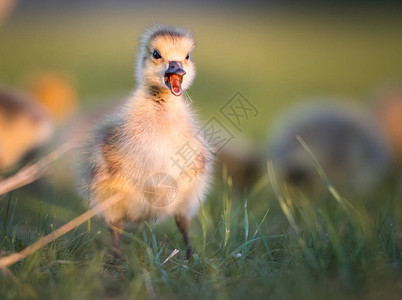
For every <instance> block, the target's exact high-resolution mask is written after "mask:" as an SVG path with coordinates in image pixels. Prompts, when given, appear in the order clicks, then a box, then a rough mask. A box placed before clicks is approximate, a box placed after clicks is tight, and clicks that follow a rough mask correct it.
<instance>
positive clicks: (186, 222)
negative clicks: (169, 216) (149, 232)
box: [175, 216, 193, 259]
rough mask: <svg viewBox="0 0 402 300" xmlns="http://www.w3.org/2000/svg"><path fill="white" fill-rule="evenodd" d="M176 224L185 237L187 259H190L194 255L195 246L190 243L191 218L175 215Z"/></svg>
mask: <svg viewBox="0 0 402 300" xmlns="http://www.w3.org/2000/svg"><path fill="white" fill-rule="evenodd" d="M175 220H176V225H177V227H178V228H179V230H180V232H181V234H182V235H183V238H184V243H185V244H186V247H187V251H186V259H190V258H191V256H192V255H193V248H192V247H191V243H190V236H189V234H188V231H189V229H190V219H189V218H187V217H183V216H175Z"/></svg>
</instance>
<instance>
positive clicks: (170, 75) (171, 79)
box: [165, 61, 186, 96]
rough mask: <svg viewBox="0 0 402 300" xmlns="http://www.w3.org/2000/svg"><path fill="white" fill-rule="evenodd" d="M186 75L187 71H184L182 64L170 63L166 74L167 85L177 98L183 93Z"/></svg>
mask: <svg viewBox="0 0 402 300" xmlns="http://www.w3.org/2000/svg"><path fill="white" fill-rule="evenodd" d="M184 75H186V71H184V70H183V66H182V64H181V62H179V61H171V62H169V68H168V69H167V70H166V72H165V84H166V85H167V87H168V88H169V89H170V91H171V92H172V94H173V95H175V96H180V95H181V94H182V93H183V90H182V89H181V83H182V82H183V76H184Z"/></svg>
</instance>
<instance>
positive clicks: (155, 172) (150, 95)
mask: <svg viewBox="0 0 402 300" xmlns="http://www.w3.org/2000/svg"><path fill="white" fill-rule="evenodd" d="M193 50H194V38H193V36H192V34H190V33H189V32H188V31H186V30H184V29H179V28H174V27H166V26H156V27H152V28H150V29H148V30H146V31H145V33H144V35H143V37H142V39H141V42H140V48H139V56H138V61H137V67H136V77H137V84H138V86H137V89H136V90H135V91H134V92H133V93H132V95H131V96H130V97H129V99H128V100H127V102H126V104H125V105H124V106H123V107H122V108H121V109H120V110H119V111H118V112H117V113H116V114H114V115H113V116H111V118H110V119H109V120H108V121H106V122H104V123H103V124H101V125H100V126H99V128H98V129H97V130H95V133H94V134H93V139H92V142H91V145H90V147H89V149H88V150H89V151H88V153H89V156H90V157H89V162H90V164H89V168H88V172H87V176H86V179H87V182H86V186H87V188H88V194H89V200H90V204H91V205H95V204H99V203H101V202H102V201H105V200H106V199H107V198H109V197H111V196H112V195H114V194H117V193H121V194H122V195H123V199H122V200H121V201H119V202H118V203H117V204H115V205H114V206H112V207H111V208H110V209H108V210H106V211H104V212H103V217H104V218H105V221H106V223H107V224H108V227H109V228H110V231H111V235H112V244H113V255H114V256H115V257H119V252H120V251H119V248H120V238H121V233H122V231H123V230H124V224H125V222H141V221H149V220H153V219H156V218H157V219H158V220H161V219H163V218H164V217H166V216H170V215H172V216H174V217H175V221H176V224H177V227H178V229H179V230H180V232H181V234H182V235H183V238H184V242H185V245H186V258H187V259H189V258H190V257H191V256H192V253H193V250H192V247H191V244H190V239H189V226H190V220H191V217H192V216H193V215H194V214H195V213H196V211H197V209H198V208H199V205H200V202H202V201H203V200H204V199H205V195H206V192H207V190H208V187H209V182H210V180H209V179H210V177H211V173H212V163H213V159H212V152H211V150H210V148H209V146H208V144H207V141H206V139H205V137H204V136H203V134H202V132H200V129H199V127H198V125H197V123H196V121H195V117H194V114H193V111H192V109H191V107H190V105H189V104H188V101H186V98H184V96H183V95H182V94H183V91H185V90H186V89H188V88H189V87H190V85H191V83H192V81H193V79H194V76H195V66H194V62H193V58H192V52H193Z"/></svg>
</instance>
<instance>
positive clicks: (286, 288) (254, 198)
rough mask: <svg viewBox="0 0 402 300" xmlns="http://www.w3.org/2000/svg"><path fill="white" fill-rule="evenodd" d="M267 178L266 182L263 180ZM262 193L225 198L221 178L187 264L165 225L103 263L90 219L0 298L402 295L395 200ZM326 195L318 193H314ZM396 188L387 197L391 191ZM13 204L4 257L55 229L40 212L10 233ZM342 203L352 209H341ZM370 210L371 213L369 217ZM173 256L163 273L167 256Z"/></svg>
mask: <svg viewBox="0 0 402 300" xmlns="http://www.w3.org/2000/svg"><path fill="white" fill-rule="evenodd" d="M267 176H268V174H267ZM269 176H270V183H269V184H267V185H264V186H263V187H262V190H259V191H258V190H254V191H253V192H252V193H251V194H250V195H249V197H247V198H243V199H240V200H233V199H232V191H231V190H232V188H231V180H230V177H228V176H224V177H223V185H222V186H223V188H221V189H215V190H214V192H213V195H211V196H210V198H209V199H208V201H207V202H206V203H205V204H203V206H202V209H201V210H200V212H199V214H198V216H197V217H196V218H195V219H194V221H193V227H192V231H191V238H192V242H193V244H194V246H195V255H194V257H193V258H192V259H191V260H190V261H188V262H186V261H185V260H184V252H185V251H183V249H184V245H183V242H182V240H181V236H180V234H179V233H178V231H177V229H176V228H175V225H174V224H173V222H172V221H168V222H167V223H166V222H165V223H160V224H159V223H157V222H151V223H149V224H147V223H146V224H143V225H140V226H138V227H136V228H135V229H132V230H126V231H125V232H124V239H123V248H122V250H123V257H122V258H121V259H120V260H117V261H116V260H113V259H112V258H111V256H110V254H109V251H108V249H109V247H110V240H109V233H108V230H107V228H105V225H104V224H103V222H101V221H100V220H97V219H94V220H93V221H92V222H91V229H90V230H88V226H84V225H82V226H80V227H79V228H77V229H76V230H75V231H74V232H72V233H69V234H67V235H66V236H64V237H62V238H60V239H58V240H56V241H54V242H52V243H51V244H50V245H48V246H46V247H44V248H42V249H40V250H39V251H37V252H36V253H34V254H33V255H31V256H29V257H28V258H27V259H25V260H24V261H22V262H19V263H17V264H16V265H14V266H12V267H11V268H10V271H11V273H12V275H10V274H6V273H1V275H0V276H1V280H0V298H2V299H16V298H18V299H36V298H39V299H41V298H45V297H46V298H47V297H50V298H52V299H75V298H77V299H93V298H113V299H115V298H117V299H120V298H121V299H124V298H135V299H137V298H139V299H154V298H161V297H163V298H166V299H176V298H181V299H187V298H190V299H205V298H214V299H215V298H216V299H244V298H246V297H253V298H271V299H278V298H280V299H295V298H297V299H322V298H324V297H326V298H328V299H340V298H342V299H348V298H357V299H381V298H387V299H396V298H397V297H398V295H400V293H401V283H402V272H401V254H402V253H401V250H402V239H401V236H400V234H401V232H400V224H399V222H400V217H401V212H402V205H401V201H400V196H399V195H398V194H395V195H394V196H392V194H393V191H396V190H393V189H389V190H388V192H387V193H384V194H382V197H381V201H378V200H379V199H377V198H373V199H364V201H354V202H353V204H347V203H348V202H346V200H345V199H343V198H342V197H340V198H339V199H334V198H333V197H332V196H330V194H329V193H328V195H329V196H328V197H323V198H322V199H320V200H319V201H318V202H317V201H316V202H311V201H308V200H306V199H305V198H304V197H303V196H302V195H298V196H295V195H291V194H292V193H291V192H289V191H288V190H287V188H286V187H285V186H282V185H281V184H280V183H276V180H275V176H274V172H273V170H272V168H271V167H269ZM323 184H324V183H323ZM394 188H395V189H396V188H397V187H394ZM17 195H18V193H17V192H14V193H9V194H8V195H5V196H3V199H2V200H1V203H0V204H1V213H2V219H3V222H2V228H1V231H0V247H1V249H2V253H3V255H4V254H6V253H11V252H13V251H20V250H21V249H23V248H24V247H26V246H27V245H29V244H31V243H32V242H33V241H35V240H37V239H38V238H39V237H40V236H41V235H43V234H46V233H49V232H51V231H52V230H54V227H53V226H54V225H53V226H52V225H51V224H52V223H51V221H50V220H51V219H52V217H51V216H50V215H49V214H47V213H45V211H46V209H45V208H46V206H51V204H50V203H41V204H40V206H39V211H38V214H37V218H36V222H34V223H32V224H24V222H23V221H22V222H17V221H16V218H15V213H16V211H18V209H19V206H20V205H21V201H17V199H18V196H17ZM351 202H352V201H351ZM373 206H374V207H375V209H374V208H373ZM175 249H179V250H180V252H179V253H178V254H177V255H175V256H173V257H172V258H171V259H170V260H168V261H167V262H165V263H163V262H164V261H165V259H166V258H167V257H169V255H170V254H171V253H172V252H174V250H175Z"/></svg>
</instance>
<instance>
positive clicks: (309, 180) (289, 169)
mask: <svg viewBox="0 0 402 300" xmlns="http://www.w3.org/2000/svg"><path fill="white" fill-rule="evenodd" d="M297 135H299V136H300V137H301V138H302V139H303V140H304V141H305V142H306V144H307V145H308V147H309V148H310V149H311V150H312V152H313V154H314V156H315V157H316V158H317V160H318V162H319V163H320V165H321V166H322V167H323V169H324V170H325V172H326V173H327V175H328V177H329V179H330V181H331V182H332V183H333V184H334V185H335V186H336V187H337V188H342V192H346V193H352V194H353V195H360V196H366V195H367V194H368V193H370V192H371V191H373V188H374V187H377V186H378V185H379V184H380V183H381V182H382V181H381V180H383V179H385V178H387V175H388V174H389V171H390V169H391V166H392V153H391V151H390V148H389V146H388V144H387V141H386V139H385V135H384V134H383V131H382V130H381V128H380V126H379V124H378V122H376V120H375V116H374V114H372V113H371V112H370V111H368V110H366V109H365V108H363V107H360V106H356V107H355V106H353V105H352V104H350V103H349V102H346V101H339V102H338V101H325V99H320V101H319V102H317V101H306V102H303V103H301V104H300V105H296V107H294V108H293V109H290V110H289V111H287V112H286V113H285V114H284V115H283V116H282V117H281V118H280V119H278V120H277V122H276V126H275V128H274V129H273V132H272V133H271V136H272V138H271V141H270V150H269V151H268V153H269V158H270V159H272V160H273V163H274V166H275V167H276V169H277V171H278V175H279V177H280V179H282V180H283V181H285V182H286V183H289V184H290V185H293V186H296V187H298V188H301V189H302V190H303V191H305V192H310V193H308V194H310V196H312V195H320V194H321V192H322V191H323V188H324V187H325V185H324V184H323V182H322V178H321V177H320V176H319V175H318V172H317V171H316V167H315V165H314V163H313V161H312V159H311V158H310V157H309V155H308V154H307V152H306V151H305V149H304V148H303V147H302V145H301V144H300V143H299V141H298V140H297V139H296V136H297ZM324 191H325V190H324ZM311 192H312V193H311Z"/></svg>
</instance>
